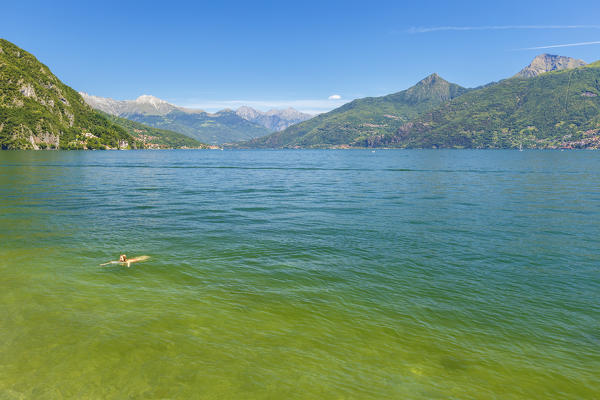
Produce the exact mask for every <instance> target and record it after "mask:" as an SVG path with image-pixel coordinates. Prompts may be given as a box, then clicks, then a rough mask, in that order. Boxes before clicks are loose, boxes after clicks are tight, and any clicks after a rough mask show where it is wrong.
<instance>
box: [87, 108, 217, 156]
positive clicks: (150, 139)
mask: <svg viewBox="0 0 600 400" xmlns="http://www.w3.org/2000/svg"><path fill="white" fill-rule="evenodd" d="M98 112H100V113H103V115H104V116H106V118H108V119H109V120H110V121H112V122H113V123H115V124H116V125H118V126H120V127H122V128H123V129H125V130H126V131H127V133H129V134H130V135H131V136H133V137H134V138H135V139H136V140H137V141H138V142H139V144H140V146H141V147H143V148H147V149H179V148H199V149H205V148H209V147H210V146H209V145H207V144H204V143H201V142H199V141H197V140H196V139H193V138H191V137H189V136H186V135H184V134H182V133H178V132H173V131H169V130H165V129H158V128H153V127H151V126H148V125H144V124H141V123H139V122H135V121H132V120H129V119H126V118H121V117H117V116H116V115H110V114H106V113H104V112H103V111H98Z"/></svg>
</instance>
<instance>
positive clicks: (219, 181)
mask: <svg viewBox="0 0 600 400" xmlns="http://www.w3.org/2000/svg"><path fill="white" fill-rule="evenodd" d="M121 253H126V254H127V256H128V257H135V256H140V255H148V256H150V259H149V260H148V261H146V262H143V263H137V264H132V265H131V267H130V268H127V267H126V266H121V265H108V266H104V267H101V266H100V265H99V264H101V263H104V262H107V261H110V260H116V259H118V257H119V254H121ZM599 321H600V153H598V152H586V151H567V152H560V151H535V150H528V151H523V152H519V151H491V150H488V151H485V150H481V151H478V150H377V151H374V152H373V151H370V150H346V151H344V150H340V151H337V150H315V151H309V150H281V151H268V150H265V151H242V150H239V151H209V150H173V151H121V152H119V151H107V152H92V151H89V152H75V151H74V152H63V151H55V152H50V151H48V152H33V151H32V152H26V151H23V152H0V327H1V328H0V397H2V398H9V399H11V398H14V399H19V398H32V399H40V398H131V399H142V398H178V399H179V398H181V399H187V398H207V399H242V398H243V399H280V398H285V399H319V398H321V399H383V398H398V399H437V398H439V399H468V398H473V399H484V398H486V399H492V398H498V399H549V398H561V399H583V398H588V399H591V398H595V397H597V396H598V393H600V380H598V372H599V371H600V322H599Z"/></svg>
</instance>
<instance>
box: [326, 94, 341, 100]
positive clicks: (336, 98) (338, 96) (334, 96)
mask: <svg viewBox="0 0 600 400" xmlns="http://www.w3.org/2000/svg"><path fill="white" fill-rule="evenodd" d="M341 98H342V96H340V95H339V94H332V95H331V96H329V97H328V99H329V100H339V99H341Z"/></svg>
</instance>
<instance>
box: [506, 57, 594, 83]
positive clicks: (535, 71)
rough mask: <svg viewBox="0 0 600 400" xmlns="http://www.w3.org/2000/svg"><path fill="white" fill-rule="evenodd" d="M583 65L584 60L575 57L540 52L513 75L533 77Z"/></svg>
mask: <svg viewBox="0 0 600 400" xmlns="http://www.w3.org/2000/svg"><path fill="white" fill-rule="evenodd" d="M584 65H585V62H584V61H582V60H577V59H575V58H571V57H564V56H557V55H554V54H540V55H538V56H536V57H535V58H534V59H533V61H532V62H531V64H529V65H528V66H526V67H525V68H523V69H522V70H521V71H519V72H518V73H517V74H516V75H515V77H520V78H533V77H535V76H538V75H540V74H544V73H546V72H551V71H562V70H565V69H573V68H577V67H582V66H584Z"/></svg>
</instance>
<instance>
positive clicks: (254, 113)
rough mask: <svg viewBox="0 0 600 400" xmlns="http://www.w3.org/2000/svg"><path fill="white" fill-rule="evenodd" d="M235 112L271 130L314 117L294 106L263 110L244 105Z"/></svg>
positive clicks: (279, 129) (278, 129)
mask: <svg viewBox="0 0 600 400" xmlns="http://www.w3.org/2000/svg"><path fill="white" fill-rule="evenodd" d="M235 113H236V114H237V115H239V116H240V117H242V118H244V119H245V120H248V121H251V122H254V123H257V124H259V125H262V126H264V127H265V128H267V129H269V130H271V131H282V130H284V129H285V128H287V127H288V126H291V125H295V124H298V123H300V122H304V121H306V120H308V119H311V118H312V117H313V115H311V114H306V113H302V112H300V111H298V110H296V109H294V108H292V107H288V108H286V109H284V110H277V109H271V110H269V111H266V112H262V111H258V110H255V109H254V108H252V107H248V106H242V107H240V108H238V109H237V110H236V111H235Z"/></svg>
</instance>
